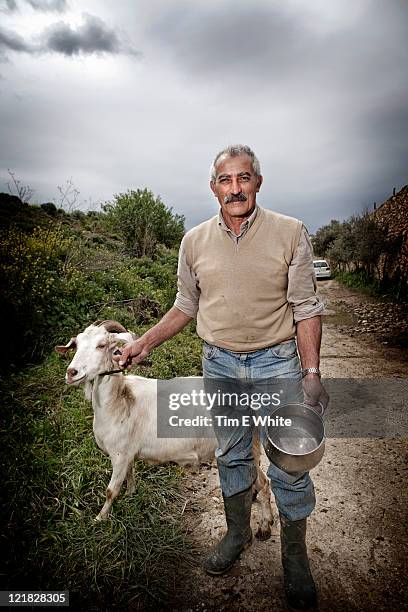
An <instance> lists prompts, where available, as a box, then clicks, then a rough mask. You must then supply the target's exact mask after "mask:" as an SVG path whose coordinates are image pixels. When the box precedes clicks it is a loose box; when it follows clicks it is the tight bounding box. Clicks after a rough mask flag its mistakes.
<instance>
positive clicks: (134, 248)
mask: <svg viewBox="0 0 408 612" xmlns="http://www.w3.org/2000/svg"><path fill="white" fill-rule="evenodd" d="M103 210H104V211H105V212H106V213H107V219H108V221H110V224H111V228H112V229H115V230H116V231H119V232H120V234H121V236H122V238H123V241H124V243H125V245H126V248H127V251H128V253H129V254H131V255H133V256H134V257H144V256H145V255H148V256H151V255H153V253H154V251H155V249H156V245H157V244H164V245H166V246H168V247H174V246H177V245H178V244H179V243H180V241H181V239H182V237H183V234H184V217H183V216H182V215H178V214H175V213H173V211H172V209H171V208H167V207H166V206H165V205H164V203H163V202H162V201H161V199H160V197H155V196H154V195H153V193H152V192H151V191H149V190H148V189H137V190H136V191H133V190H129V191H128V192H126V193H121V194H119V195H116V196H115V199H114V202H113V203H110V202H108V203H106V204H105V205H104V206H103Z"/></svg>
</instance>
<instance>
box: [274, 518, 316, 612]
mask: <svg viewBox="0 0 408 612" xmlns="http://www.w3.org/2000/svg"><path fill="white" fill-rule="evenodd" d="M279 518H280V524H281V547H282V565H283V578H284V585H285V595H286V602H287V604H288V607H289V610H313V609H316V605H317V596H316V587H315V583H314V580H313V576H312V574H311V571H310V567H309V559H308V556H307V548H306V519H302V520H300V521H289V520H288V519H287V518H286V517H284V516H283V515H282V514H280V515H279Z"/></svg>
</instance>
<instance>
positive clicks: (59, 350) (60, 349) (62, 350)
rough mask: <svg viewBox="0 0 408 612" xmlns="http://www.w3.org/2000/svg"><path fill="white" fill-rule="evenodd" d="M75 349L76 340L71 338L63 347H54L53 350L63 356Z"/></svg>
mask: <svg viewBox="0 0 408 612" xmlns="http://www.w3.org/2000/svg"><path fill="white" fill-rule="evenodd" d="M76 347H77V343H76V338H71V340H70V341H69V342H68V344H66V345H65V346H56V347H55V350H56V351H57V353H59V354H60V355H65V353H67V352H68V351H70V350H75V349H76Z"/></svg>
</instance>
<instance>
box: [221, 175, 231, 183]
mask: <svg viewBox="0 0 408 612" xmlns="http://www.w3.org/2000/svg"><path fill="white" fill-rule="evenodd" d="M219 181H220V183H228V181H229V179H228V178H227V177H226V176H225V177H224V178H220V179H219Z"/></svg>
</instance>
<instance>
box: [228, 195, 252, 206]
mask: <svg viewBox="0 0 408 612" xmlns="http://www.w3.org/2000/svg"><path fill="white" fill-rule="evenodd" d="M247 199H248V198H247V197H246V195H245V194H244V193H238V194H232V193H231V194H230V195H227V196H225V198H224V204H231V202H246V201H247Z"/></svg>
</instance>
